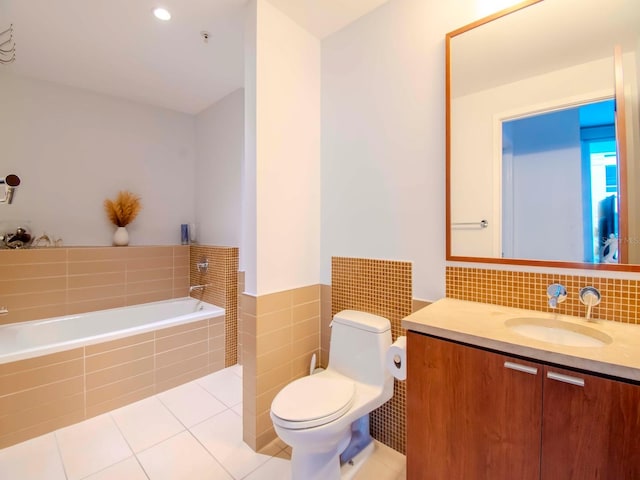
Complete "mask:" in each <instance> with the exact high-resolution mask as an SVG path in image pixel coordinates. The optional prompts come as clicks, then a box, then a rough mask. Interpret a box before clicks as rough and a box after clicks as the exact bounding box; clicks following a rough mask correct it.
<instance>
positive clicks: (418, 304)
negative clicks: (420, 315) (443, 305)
mask: <svg viewBox="0 0 640 480" xmlns="http://www.w3.org/2000/svg"><path fill="white" fill-rule="evenodd" d="M430 304H431V302H427V301H426V300H418V299H417V298H414V299H413V302H412V305H411V307H412V313H413V312H417V311H418V310H420V309H422V308H424V307H426V306H428V305H430Z"/></svg>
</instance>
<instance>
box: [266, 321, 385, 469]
mask: <svg viewBox="0 0 640 480" xmlns="http://www.w3.org/2000/svg"><path fill="white" fill-rule="evenodd" d="M390 345H391V324H390V322H389V320H388V319H386V318H383V317H379V316H377V315H372V314H370V313H365V312H359V311H356V310H343V311H341V312H339V313H337V314H336V315H335V316H334V317H333V321H332V322H331V345H330V349H329V365H328V366H327V369H326V370H324V371H322V372H320V373H317V374H314V375H310V376H308V377H303V378H300V379H298V380H294V381H293V382H291V383H290V384H288V385H287V386H285V387H284V388H283V389H282V390H281V391H280V392H279V393H278V394H277V395H276V397H275V398H274V399H273V402H272V404H271V420H272V421H273V426H274V428H275V431H276V433H277V434H278V436H279V437H280V438H281V439H282V441H284V442H285V443H286V444H287V445H289V446H291V447H292V455H291V472H292V479H293V480H337V479H339V478H340V454H341V453H342V451H343V450H345V449H346V448H347V445H348V444H349V441H350V440H351V424H352V423H353V422H354V421H356V420H358V419H359V418H360V417H362V416H364V415H368V414H369V413H370V412H371V411H373V410H375V409H376V408H378V407H379V406H381V405H382V404H383V403H385V402H386V401H387V400H389V399H390V398H391V397H392V396H393V377H392V375H391V373H390V372H389V371H388V370H387V368H386V367H385V354H386V352H387V350H388V348H389V346H390Z"/></svg>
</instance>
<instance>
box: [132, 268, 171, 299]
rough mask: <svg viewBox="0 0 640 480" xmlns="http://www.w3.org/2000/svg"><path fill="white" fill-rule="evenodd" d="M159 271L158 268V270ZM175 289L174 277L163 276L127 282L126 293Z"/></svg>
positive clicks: (134, 293) (135, 293)
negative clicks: (155, 278) (157, 278)
mask: <svg viewBox="0 0 640 480" xmlns="http://www.w3.org/2000/svg"><path fill="white" fill-rule="evenodd" d="M156 271H157V270H156ZM172 290H173V278H171V277H169V278H163V279H160V280H147V281H144V282H135V283H132V282H127V288H126V294H127V295H129V296H131V295H138V294H141V293H149V292H158V291H169V292H171V291H172Z"/></svg>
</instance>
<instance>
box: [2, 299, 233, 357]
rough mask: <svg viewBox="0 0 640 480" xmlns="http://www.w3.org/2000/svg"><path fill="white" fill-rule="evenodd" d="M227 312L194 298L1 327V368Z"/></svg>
mask: <svg viewBox="0 0 640 480" xmlns="http://www.w3.org/2000/svg"><path fill="white" fill-rule="evenodd" d="M222 315H224V309H223V308H220V307H216V306H215V305H211V304H209V303H206V302H199V301H198V300H196V299H194V298H190V297H186V298H179V299H174V300H166V301H161V302H153V303H145V304H142V305H133V306H131V307H122V308H112V309H109V310H99V311H96V312H89V313H82V314H78V315H67V316H64V317H55V318H48V319H44V320H34V321H31V322H20V323H12V324H8V325H2V326H0V364H3V363H8V362H14V361H16V360H24V359H27V358H32V357H38V356H40V355H46V354H49V353H56V352H61V351H63V350H69V349H72V348H77V347H82V346H85V345H93V344H96V343H101V342H107V341H109V340H115V339H118V338H123V337H127V336H130V335H137V334H139V333H145V332H150V331H153V330H157V329H160V328H167V327H172V326H176V325H181V324H184V323H189V322H195V321H197V320H203V319H205V318H214V317H219V316H222Z"/></svg>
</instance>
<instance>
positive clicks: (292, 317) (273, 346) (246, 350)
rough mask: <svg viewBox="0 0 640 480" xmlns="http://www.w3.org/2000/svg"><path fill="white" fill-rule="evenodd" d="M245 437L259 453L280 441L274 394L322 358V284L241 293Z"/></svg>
mask: <svg viewBox="0 0 640 480" xmlns="http://www.w3.org/2000/svg"><path fill="white" fill-rule="evenodd" d="M240 303H241V310H242V315H243V319H242V325H243V332H242V348H243V354H242V358H243V371H244V374H243V418H244V420H243V430H244V431H243V438H244V441H245V442H247V443H248V444H249V445H250V446H251V447H252V448H254V449H255V450H259V449H261V448H263V447H264V446H266V445H267V444H268V443H269V442H271V441H272V440H274V439H275V438H276V434H275V432H274V430H273V424H272V422H271V417H270V416H269V411H270V408H271V402H272V401H273V398H274V397H275V396H276V394H277V393H278V392H279V391H280V390H281V389H282V388H283V387H284V386H285V385H286V384H288V383H289V382H291V381H292V380H295V379H296V378H300V377H303V376H305V375H308V374H309V362H310V360H311V357H312V355H313V354H314V353H315V354H316V355H319V354H320V285H311V286H308V287H302V288H296V289H293V290H287V291H283V292H277V293H273V294H269V295H263V296H260V297H257V298H256V297H253V296H251V295H246V294H243V295H242V296H241V299H240Z"/></svg>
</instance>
